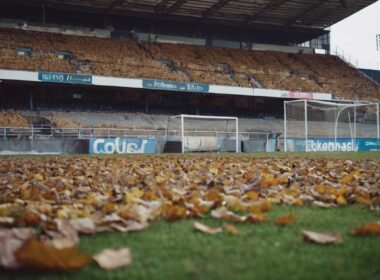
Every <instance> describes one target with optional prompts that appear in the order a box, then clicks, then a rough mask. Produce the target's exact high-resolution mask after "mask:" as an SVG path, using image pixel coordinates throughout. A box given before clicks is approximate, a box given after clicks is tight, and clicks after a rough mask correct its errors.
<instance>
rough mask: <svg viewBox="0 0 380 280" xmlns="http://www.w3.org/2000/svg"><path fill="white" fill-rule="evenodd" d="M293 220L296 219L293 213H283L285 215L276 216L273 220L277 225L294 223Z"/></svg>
mask: <svg viewBox="0 0 380 280" xmlns="http://www.w3.org/2000/svg"><path fill="white" fill-rule="evenodd" d="M295 220H296V217H295V216H294V215H285V216H278V217H276V219H275V220H274V222H275V224H276V225H278V226H287V225H289V224H291V223H294V221H295Z"/></svg>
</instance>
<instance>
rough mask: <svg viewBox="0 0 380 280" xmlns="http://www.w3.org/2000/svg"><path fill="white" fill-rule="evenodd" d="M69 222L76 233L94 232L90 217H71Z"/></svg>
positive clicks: (93, 224) (94, 228)
mask: <svg viewBox="0 0 380 280" xmlns="http://www.w3.org/2000/svg"><path fill="white" fill-rule="evenodd" d="M69 223H70V225H71V226H72V227H73V228H74V229H75V230H76V231H77V232H78V233H82V234H94V233H95V232H96V226H95V223H94V221H93V220H91V219H90V218H80V219H72V220H69Z"/></svg>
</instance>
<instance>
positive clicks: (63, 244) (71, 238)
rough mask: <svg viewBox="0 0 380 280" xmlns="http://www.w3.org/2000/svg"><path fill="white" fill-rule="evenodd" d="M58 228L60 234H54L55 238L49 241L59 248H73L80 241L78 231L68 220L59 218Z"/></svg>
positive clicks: (57, 221)
mask: <svg viewBox="0 0 380 280" xmlns="http://www.w3.org/2000/svg"><path fill="white" fill-rule="evenodd" d="M56 223H57V230H58V233H59V235H57V234H53V235H54V236H53V239H52V240H50V241H49V242H48V243H49V244H51V245H52V246H54V247H55V248H57V249H63V248H71V247H74V246H76V245H77V244H78V243H79V236H78V232H77V231H76V230H75V228H74V227H73V226H72V225H71V224H70V222H69V221H68V220H61V219H57V220H56Z"/></svg>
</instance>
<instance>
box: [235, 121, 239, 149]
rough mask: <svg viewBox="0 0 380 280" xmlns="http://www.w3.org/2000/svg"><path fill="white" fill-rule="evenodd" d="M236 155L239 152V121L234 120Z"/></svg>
mask: <svg viewBox="0 0 380 280" xmlns="http://www.w3.org/2000/svg"><path fill="white" fill-rule="evenodd" d="M235 148H236V153H238V152H239V150H240V149H239V119H238V118H236V147H235Z"/></svg>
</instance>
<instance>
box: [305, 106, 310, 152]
mask: <svg viewBox="0 0 380 280" xmlns="http://www.w3.org/2000/svg"><path fill="white" fill-rule="evenodd" d="M304 104H305V151H306V152H308V151H309V150H308V147H307V142H308V141H309V131H308V123H307V105H308V104H307V100H306V99H305V100H304Z"/></svg>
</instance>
